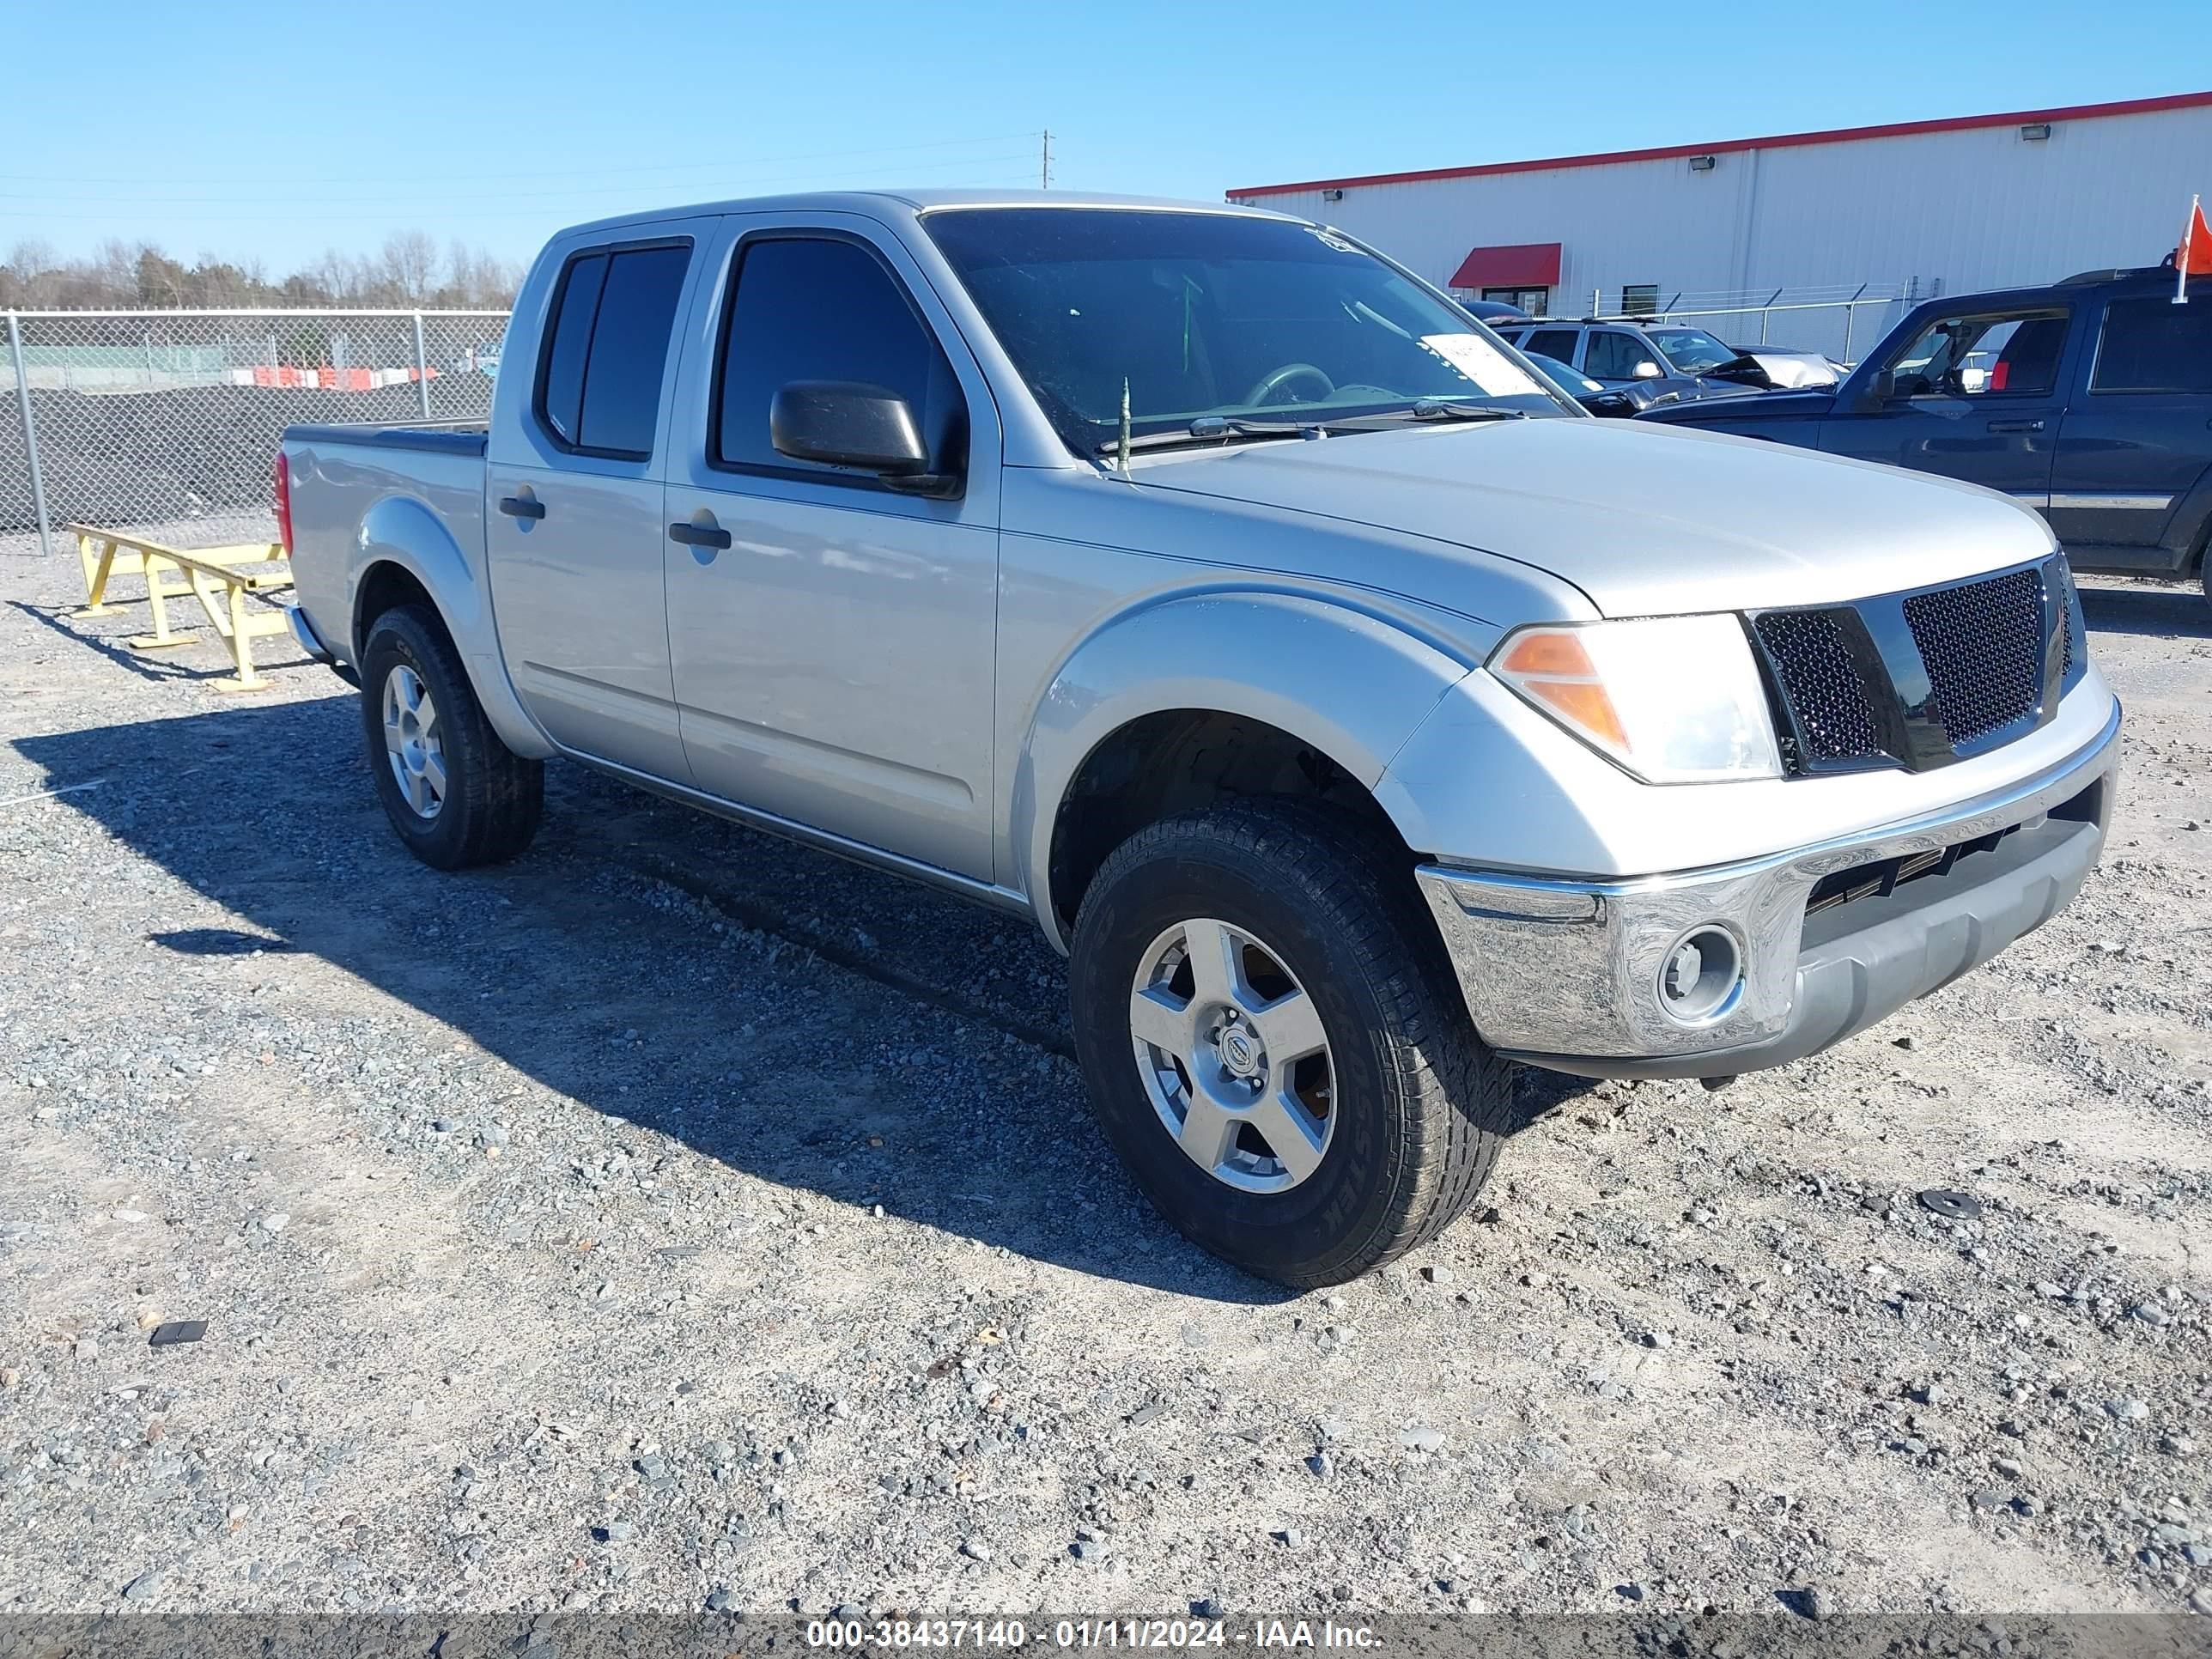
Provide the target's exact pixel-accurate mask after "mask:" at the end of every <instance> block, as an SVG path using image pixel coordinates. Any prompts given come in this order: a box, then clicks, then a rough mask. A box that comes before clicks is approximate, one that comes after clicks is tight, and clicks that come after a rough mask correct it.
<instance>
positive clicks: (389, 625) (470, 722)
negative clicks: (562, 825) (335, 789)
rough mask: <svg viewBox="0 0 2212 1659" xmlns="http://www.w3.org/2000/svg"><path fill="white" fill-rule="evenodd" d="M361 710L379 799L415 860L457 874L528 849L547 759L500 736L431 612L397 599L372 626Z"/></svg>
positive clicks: (541, 799)
mask: <svg viewBox="0 0 2212 1659" xmlns="http://www.w3.org/2000/svg"><path fill="white" fill-rule="evenodd" d="M361 707H362V737H363V738H364V740H365V742H366V744H367V745H368V765H369V771H370V773H371V774H372V775H374V778H375V780H376V793H377V797H378V799H380V800H381V801H382V802H383V803H384V811H385V816H386V817H389V818H390V819H391V820H392V828H393V829H396V830H398V832H399V838H400V840H402V841H404V842H406V843H407V846H408V849H409V850H410V852H412V853H413V854H415V856H416V858H418V859H421V860H422V862H423V863H425V864H428V865H432V866H435V867H436V868H438V869H441V870H461V869H466V868H468V867H469V866H471V865H478V864H495V863H498V862H500V861H501V860H505V859H511V858H513V857H514V856H515V855H516V854H519V853H520V852H521V851H522V849H523V848H526V847H527V846H529V845H530V840H531V837H532V836H534V835H536V834H537V833H538V820H539V818H540V817H543V816H544V804H545V768H544V763H542V762H538V761H534V760H525V759H524V758H523V757H521V756H520V755H518V754H516V753H515V752H514V751H513V750H511V749H509V748H508V747H507V745H506V744H503V743H501V741H500V739H499V734H498V733H497V732H494V731H493V730H492V728H491V722H490V721H489V720H486V719H485V718H484V713H483V706H482V705H481V704H480V703H478V702H477V695H476V690H475V689H474V688H473V687H472V686H471V685H470V684H469V678H468V674H467V672H466V671H465V670H464V669H463V668H462V666H461V659H460V653H459V652H458V651H456V650H455V649H454V648H453V641H452V640H451V639H450V638H448V637H447V634H446V630H445V628H444V626H443V624H441V623H440V622H439V620H438V618H437V617H435V615H434V614H432V613H431V612H430V611H427V610H425V609H423V608H422V606H420V605H398V606H395V607H394V608H393V609H392V610H390V611H385V612H384V613H383V614H382V615H381V616H380V617H377V618H376V620H375V621H374V623H371V624H370V626H369V630H368V641H367V642H366V644H365V645H364V646H363V647H362V700H361Z"/></svg>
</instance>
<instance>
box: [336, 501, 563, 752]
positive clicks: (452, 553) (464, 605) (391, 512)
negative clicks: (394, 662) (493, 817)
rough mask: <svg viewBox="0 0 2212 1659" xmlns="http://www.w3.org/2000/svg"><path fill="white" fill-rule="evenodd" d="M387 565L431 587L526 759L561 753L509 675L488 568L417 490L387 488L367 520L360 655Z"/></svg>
mask: <svg viewBox="0 0 2212 1659" xmlns="http://www.w3.org/2000/svg"><path fill="white" fill-rule="evenodd" d="M381 565H396V566H398V568H400V569H402V570H404V571H405V572H406V573H407V574H409V575H410V576H412V577H413V578H414V579H415V580H416V581H417V582H418V583H420V584H421V585H422V590H423V591H424V592H427V593H428V594H429V596H430V602H431V604H432V605H435V606H436V607H437V611H438V617H439V619H440V620H441V622H443V623H445V625H446V632H447V634H449V635H452V636H453V644H454V645H455V646H456V647H458V648H459V651H460V653H461V661H462V662H463V663H464V664H465V665H466V667H467V669H468V672H469V683H470V684H471V686H472V687H473V688H474V689H475V691H476V694H477V702H479V703H481V704H482V705H483V711H484V718H485V719H486V720H489V721H490V722H491V726H492V730H493V731H495V732H498V733H499V738H500V741H501V742H502V743H504V744H506V745H507V747H508V748H509V749H511V750H513V751H514V752H515V753H516V754H518V755H520V756H521V757H524V758H525V759H526V760H544V759H547V758H549V757H551V756H552V755H554V754H555V753H556V752H557V750H556V747H555V745H554V744H553V741H552V739H550V738H548V737H547V736H546V735H545V733H544V732H542V731H540V730H539V729H538V723H537V722H536V721H535V720H532V719H531V717H530V714H529V711H528V710H526V708H524V707H523V706H522V700H521V698H520V697H519V696H516V695H515V690H514V685H513V682H512V681H510V680H509V679H508V678H507V664H506V661H505V660H504V659H502V658H501V655H500V649H499V630H498V628H497V626H496V624H495V623H494V621H493V617H492V610H491V596H490V594H489V592H488V591H487V589H486V587H485V586H484V583H483V579H482V576H481V574H480V573H479V572H478V571H477V568H476V566H475V565H474V564H473V563H472V562H471V561H470V559H469V557H468V556H467V555H466V554H465V553H464V552H463V551H462V550H461V548H460V546H459V544H458V543H456V542H455V541H454V540H453V534H452V532H449V531H448V530H447V528H446V526H445V524H444V522H443V520H441V519H440V518H439V517H438V515H437V514H436V513H434V512H432V511H431V510H430V508H429V507H426V506H425V505H423V503H422V502H421V501H416V500H413V499H411V498H410V497H408V496H404V495H387V496H386V497H385V498H384V499H383V500H382V501H379V502H377V503H376V505H375V506H374V507H371V508H369V510H368V514H367V515H366V516H365V517H364V518H363V519H362V526H361V535H360V542H359V551H358V553H357V555H356V561H355V564H354V580H353V587H352V592H350V593H349V595H348V596H347V599H348V609H349V614H350V616H351V617H352V640H353V655H354V661H355V662H356V664H358V663H359V662H360V660H361V656H362V647H363V646H365V645H366V644H367V643H368V626H369V623H370V621H371V620H372V619H371V618H370V617H368V616H367V615H365V614H364V613H363V605H362V600H363V599H364V597H365V596H366V595H367V594H368V593H369V592H371V591H372V590H373V588H374V583H373V582H372V580H370V578H371V577H372V575H373V574H374V572H375V571H376V569H377V568H378V567H379V566H381Z"/></svg>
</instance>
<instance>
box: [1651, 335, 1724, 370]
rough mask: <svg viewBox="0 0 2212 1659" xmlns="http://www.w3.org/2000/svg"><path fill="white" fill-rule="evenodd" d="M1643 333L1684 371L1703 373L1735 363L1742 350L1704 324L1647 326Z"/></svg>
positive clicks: (1662, 353)
mask: <svg viewBox="0 0 2212 1659" xmlns="http://www.w3.org/2000/svg"><path fill="white" fill-rule="evenodd" d="M1644 335H1645V337H1647V338H1649V339H1650V342H1651V343H1652V344H1653V345H1656V346H1657V347H1658V348H1659V350H1660V354H1661V355H1662V356H1664V357H1665V358H1666V359H1667V361H1668V362H1670V363H1672V364H1674V368H1675V369H1676V370H1677V371H1678V372H1679V373H1680V374H1705V373H1706V372H1707V371H1708V370H1711V369H1716V368H1719V367H1720V366H1721V365H1722V364H1723V363H1732V362H1735V360H1736V359H1737V358H1738V357H1741V356H1743V354H1742V353H1741V352H1740V351H1738V350H1737V349H1735V347H1734V346H1724V345H1723V344H1722V343H1720V342H1719V341H1718V340H1716V339H1715V338H1714V337H1712V336H1711V335H1710V334H1708V333H1706V332H1705V330H1703V329H1702V328H1647V329H1645V330H1644Z"/></svg>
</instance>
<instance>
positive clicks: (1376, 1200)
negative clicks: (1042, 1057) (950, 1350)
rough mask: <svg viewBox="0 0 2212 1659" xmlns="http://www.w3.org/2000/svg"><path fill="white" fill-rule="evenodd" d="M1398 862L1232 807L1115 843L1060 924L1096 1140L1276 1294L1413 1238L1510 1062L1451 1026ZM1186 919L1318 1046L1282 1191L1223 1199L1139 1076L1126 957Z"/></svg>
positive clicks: (1354, 1269) (1318, 817)
mask: <svg viewBox="0 0 2212 1659" xmlns="http://www.w3.org/2000/svg"><path fill="white" fill-rule="evenodd" d="M1403 856H1404V855H1403V854H1402V852H1400V853H1398V854H1397V859H1396V860H1395V861H1394V860H1393V858H1392V856H1391V850H1390V848H1389V847H1388V846H1387V844H1386V843H1385V842H1384V841H1383V838H1381V837H1379V836H1375V835H1372V834H1370V833H1369V832H1368V831H1366V830H1365V829H1364V827H1363V826H1361V825H1360V824H1359V823H1358V822H1357V821H1356V820H1353V819H1351V818H1349V817H1346V816H1344V815H1341V814H1339V813H1336V812H1334V811H1328V810H1326V809H1321V808H1316V807H1312V806H1310V805H1306V804H1304V803H1300V802H1289V801H1269V800H1256V799H1255V800H1243V801H1235V802H1231V803H1228V804H1225V805H1219V806H1215V807H1210V808H1207V809H1206V810H1204V811H1198V812H1193V813H1190V814H1188V815H1186V816H1183V817H1175V818H1170V819H1166V820H1164V821H1163V822H1161V823H1155V824H1152V825H1151V826H1149V827H1148V828H1146V829H1141V830H1139V832H1138V833H1137V834H1135V835H1134V836H1131V837H1130V838H1129V839H1128V840H1127V841H1126V842H1123V843H1122V844H1121V846H1120V847H1119V848H1116V849H1115V851H1114V852H1113V853H1112V854H1110V855H1109V857H1108V859H1107V860H1106V862H1105V864H1104V865H1103V867H1102V868H1101V869H1100V870H1099V872H1098V874H1097V877H1096V878H1094V879H1093V881H1092V882H1091V885H1090V887H1089V889H1088V890H1087V891H1086V892H1085V895H1084V898H1083V903H1082V907H1081V910H1080V912H1079V915H1078V916H1077V918H1076V923H1075V932H1074V938H1073V952H1072V961H1071V963H1070V964H1069V973H1068V979H1069V989H1070V994H1071V999H1072V1003H1073V1020H1074V1026H1075V1040H1076V1047H1077V1049H1078V1051H1079V1054H1080V1057H1081V1059H1082V1061H1083V1067H1084V1073H1085V1079H1086V1083H1087V1085H1088V1087H1089V1091H1090V1096H1091V1106H1092V1109H1093V1110H1094V1112H1095V1113H1096V1114H1097V1118H1098V1121H1099V1122H1100V1123H1101V1124H1102V1126H1103V1127H1104V1129H1105V1132H1106V1134H1107V1137H1108V1139H1109V1140H1111V1141H1112V1143H1113V1145H1114V1147H1115V1151H1116V1152H1119V1153H1120V1154H1121V1158H1122V1159H1123V1161H1124V1162H1125V1163H1126V1164H1127V1165H1128V1167H1129V1170H1130V1171H1131V1173H1132V1174H1133V1176H1135V1178H1136V1180H1137V1183H1138V1185H1139V1187H1141V1188H1143V1189H1144V1191H1145V1193H1146V1195H1147V1196H1148V1197H1150V1198H1151V1200H1152V1202H1153V1204H1154V1205H1155V1206H1158V1209H1159V1211H1160V1212H1161V1214H1162V1215H1163V1216H1164V1217H1165V1218H1167V1220H1168V1221H1169V1222H1170V1224H1172V1225H1174V1226H1175V1227H1176V1228H1177V1229H1178V1230H1179V1231H1182V1233H1183V1234H1184V1235H1185V1236H1186V1237H1189V1238H1190V1239H1192V1240H1193V1241H1194V1242H1195V1243H1198V1244H1200V1245H1201V1246H1203V1247H1204V1248H1205V1249H1208V1250H1210V1251H1212V1253H1213V1254H1214V1255H1218V1256H1220V1257H1222V1258H1224V1259H1225V1260H1226V1261H1231V1262H1233V1263H1235V1264H1236V1265H1237V1266H1238V1267H1243V1268H1244V1269H1245V1270H1247V1271H1248V1272H1250V1273H1255V1274H1257V1275H1259V1276H1260V1277H1261V1278H1263V1279H1272V1280H1274V1281H1275V1282H1277V1283H1279V1284H1282V1285H1291V1286H1295V1287H1297V1288H1300V1289H1307V1288H1312V1287H1316V1286H1320V1285H1335V1284H1341V1283H1343V1282H1344V1281H1346V1280H1347V1279H1355V1278H1357V1277H1358V1276H1359V1275H1360V1274H1362V1273H1366V1272H1368V1271H1369V1270H1370V1269H1371V1268H1374V1267H1379V1266H1381V1265H1382V1264H1383V1263H1385V1262H1388V1261H1392V1260H1394V1259H1395V1258H1396V1257H1398V1256H1400V1255H1403V1254H1405V1253H1406V1252H1407V1251H1408V1250H1411V1249H1416V1248H1418V1247H1419V1246H1421V1245H1424V1244H1426V1243H1430V1242H1431V1241H1432V1240H1433V1239H1435V1238H1436V1237H1437V1235H1438V1234H1439V1233H1441V1232H1443V1230H1444V1229H1445V1228H1446V1227H1447V1226H1449V1225H1450V1224H1451V1222H1452V1221H1453V1220H1454V1219H1455V1218H1457V1217H1458V1216H1459V1215H1460V1214H1461V1213H1462V1212H1463V1211H1465V1210H1466V1209H1467V1207H1468V1205H1469V1204H1471V1203H1472V1202H1473V1201H1474V1197H1475V1194H1477V1193H1479V1192H1480V1190H1481V1188H1482V1186H1483V1183H1484V1182H1486V1180H1487V1179H1488V1178H1489V1176H1490V1172H1491V1169H1492V1165H1493V1164H1495V1163H1496V1162H1497V1158H1498V1151H1499V1148H1500V1147H1501V1146H1502V1145H1503V1143H1504V1132H1505V1129H1506V1127H1507V1125H1508V1122H1509V1117H1510V1102H1511V1087H1510V1073H1511V1067H1510V1065H1509V1064H1508V1063H1507V1062H1506V1061H1504V1060H1500V1059H1498V1056H1497V1055H1496V1054H1493V1053H1492V1051H1491V1049H1490V1048H1489V1047H1488V1046H1487V1045H1486V1043H1484V1042H1483V1041H1482V1039H1481V1038H1480V1036H1478V1035H1477V1034H1476V1032H1475V1030H1474V1024H1473V1023H1472V1022H1471V1021H1470V1020H1469V1019H1468V1013H1467V1006H1466V1004H1465V1002H1464V1001H1463V1000H1462V998H1461V995H1460V993H1459V990H1458V987H1457V985H1456V983H1455V980H1454V978H1453V976H1452V973H1451V969H1450V966H1449V963H1448V962H1447V961H1446V959H1445V957H1444V954H1443V945H1442V943H1441V941H1440V940H1439V939H1438V938H1437V933H1436V926H1435V923H1434V921H1432V920H1431V918H1430V916H1429V915H1428V914H1427V912H1426V910H1425V908H1424V907H1423V906H1422V904H1421V902H1420V899H1419V892H1418V890H1417V889H1416V887H1415V884H1414V881H1413V874H1412V872H1411V871H1410V870H1407V869H1406V868H1404V867H1403V862H1402V860H1403ZM1200 917H1206V918H1213V919H1217V920H1218V921H1223V922H1225V923H1226V924H1228V925H1229V926H1230V927H1232V928H1238V929H1249V930H1251V932H1252V933H1254V934H1255V936H1257V937H1259V938H1261V939H1265V940H1267V943H1268V947H1269V949H1270V950H1271V951H1274V952H1275V953H1276V954H1277V955H1278V956H1279V957H1280V958H1281V961H1282V964H1283V965H1284V966H1285V968H1287V969H1289V970H1290V972H1291V975H1293V976H1294V977H1295V978H1296V979H1297V981H1298V983H1299V984H1300V985H1302V986H1303V987H1304V988H1305V990H1306V991H1307V993H1308V994H1310V995H1311V996H1312V997H1313V998H1314V1000H1315V1003H1316V1010H1317V1012H1319V1013H1320V1015H1321V1018H1322V1026H1323V1028H1324V1030H1326V1032H1327V1035H1328V1043H1329V1050H1330V1055H1331V1061H1332V1065H1333V1066H1334V1071H1335V1096H1334V1103H1333V1105H1332V1108H1331V1109H1332V1111H1333V1113H1334V1115H1335V1121H1334V1128H1333V1130H1332V1133H1331V1139H1330V1141H1329V1144H1328V1150H1327V1152H1325V1153H1324V1154H1323V1156H1322V1162H1321V1164H1320V1165H1319V1167H1318V1168H1317V1169H1316V1170H1315V1171H1314V1172H1313V1174H1312V1175H1311V1176H1309V1177H1308V1178H1306V1179H1305V1180H1304V1181H1303V1182H1301V1183H1299V1184H1298V1185H1296V1186H1294V1187H1291V1188H1289V1189H1288V1190H1286V1191H1281V1192H1273V1193H1264V1194H1262V1193H1251V1192H1245V1191H1242V1190H1238V1189H1237V1188H1234V1187H1231V1186H1229V1185H1226V1184H1225V1183H1224V1182H1221V1181H1219V1180H1218V1179H1216V1178H1215V1176H1212V1174H1210V1173H1208V1172H1207V1171H1206V1170H1204V1169H1201V1168H1200V1166H1199V1164H1197V1163H1195V1162H1194V1161H1193V1159H1192V1158H1190V1157H1188V1156H1186V1155H1185V1153H1184V1152H1183V1151H1182V1147H1181V1146H1178V1145H1177V1144H1176V1139H1175V1137H1174V1135H1173V1134H1172V1133H1170V1130H1169V1129H1168V1127H1166V1126H1165V1124H1164V1123H1163V1121H1162V1120H1161V1117H1160V1115H1159V1113H1158V1110H1157V1109H1156V1108H1155V1106H1154V1103H1153V1101H1152V1097H1150V1096H1149V1095H1148V1094H1147V1092H1146V1085H1145V1083H1144V1081H1143V1080H1142V1076H1141V1074H1140V1073H1139V1067H1138V1064H1137V1061H1136V1059H1135V1054H1134V1049H1133V1035H1132V1030H1131V1024H1130V1014H1129V1006H1130V994H1131V987H1132V985H1133V981H1134V977H1135V975H1136V972H1137V969H1138V964H1139V958H1140V957H1142V956H1143V954H1144V953H1145V952H1146V950H1147V948H1148V947H1149V946H1150V945H1151V944H1152V942H1153V941H1154V940H1156V939H1158V937H1159V935H1160V933H1161V932H1162V930H1164V929H1166V928H1170V927H1174V926H1176V924H1177V923H1178V922H1182V921H1191V920H1193V919H1194V918H1200Z"/></svg>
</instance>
